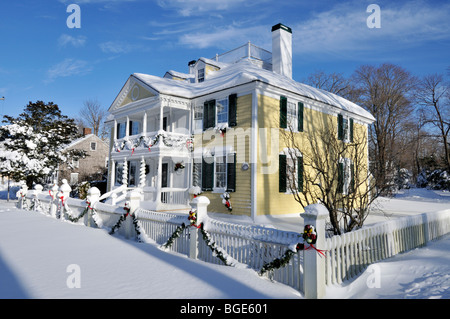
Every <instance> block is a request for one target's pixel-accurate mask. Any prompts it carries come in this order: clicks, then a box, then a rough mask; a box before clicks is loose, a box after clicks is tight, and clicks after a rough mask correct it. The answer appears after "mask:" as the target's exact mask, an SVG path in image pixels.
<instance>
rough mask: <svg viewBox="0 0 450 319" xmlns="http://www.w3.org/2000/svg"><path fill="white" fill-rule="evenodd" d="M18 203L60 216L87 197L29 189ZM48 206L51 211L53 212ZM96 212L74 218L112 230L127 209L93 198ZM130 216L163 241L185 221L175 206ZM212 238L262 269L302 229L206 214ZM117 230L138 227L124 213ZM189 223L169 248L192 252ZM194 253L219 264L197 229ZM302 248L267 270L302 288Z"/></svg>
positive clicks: (125, 232)
mask: <svg viewBox="0 0 450 319" xmlns="http://www.w3.org/2000/svg"><path fill="white" fill-rule="evenodd" d="M18 206H19V207H22V208H24V209H28V210H36V211H41V212H44V213H45V214H49V215H52V216H53V217H57V216H59V218H61V219H63V220H68V219H69V217H68V216H70V217H72V218H75V217H77V216H80V215H81V214H82V213H83V211H84V210H85V209H86V207H87V204H86V201H84V200H80V199H74V198H67V199H65V204H64V209H62V206H61V201H60V200H59V199H58V198H52V197H51V196H50V195H49V194H48V193H46V192H36V191H29V192H28V194H27V195H26V197H25V198H24V200H23V202H21V199H19V204H18ZM52 206H53V207H54V208H53V212H52ZM93 208H94V212H95V214H94V212H93V211H90V210H89V211H88V212H87V214H85V215H84V217H83V218H81V219H80V220H78V221H77V223H78V224H84V225H86V226H90V227H97V226H99V227H102V228H105V229H107V230H110V229H111V228H112V227H113V226H114V225H115V224H116V223H117V222H118V220H119V219H120V217H121V216H122V215H123V214H124V213H125V211H124V209H123V207H119V206H116V205H109V204H105V203H101V202H96V203H95V204H94V205H93ZM134 216H135V217H136V219H137V220H138V222H139V226H140V230H141V232H142V233H143V234H142V235H143V236H145V238H146V240H147V241H150V242H154V243H156V244H158V245H163V244H165V243H166V242H167V240H168V239H169V237H170V236H171V235H172V234H173V233H174V232H175V230H176V229H177V228H178V227H179V226H181V225H182V224H185V225H189V221H188V219H187V215H186V214H181V213H176V212H155V211H150V210H145V209H142V208H138V209H136V210H135V212H134ZM204 229H205V231H207V233H208V234H209V236H210V238H211V240H212V241H213V242H214V243H215V244H216V245H217V246H218V247H220V249H221V251H222V252H223V253H224V255H225V256H226V257H227V258H228V259H230V260H233V261H234V264H239V265H240V266H241V267H248V268H252V269H254V270H256V271H260V270H261V268H262V266H263V265H264V264H266V263H269V262H271V261H273V260H274V259H276V258H280V257H282V256H283V254H284V253H285V252H286V251H287V250H288V249H289V246H290V245H291V244H294V243H297V242H299V241H301V240H300V234H298V233H294V232H285V231H280V230H277V229H273V228H265V227H259V226H244V225H241V224H236V223H230V222H224V221H217V220H213V219H209V218H208V219H207V222H205V226H204ZM117 233H118V234H119V235H121V236H123V237H125V238H135V237H136V235H137V234H136V230H135V227H134V225H133V224H132V220H131V219H130V218H127V219H125V221H124V222H123V223H122V225H121V227H120V228H118V229H117ZM191 235H192V229H190V227H186V228H185V229H184V230H183V231H182V232H181V234H180V236H179V237H177V238H176V239H175V240H174V241H173V244H172V245H171V246H170V248H169V249H170V250H171V251H175V252H178V253H181V254H186V255H188V256H189V255H190V250H191V249H192V248H191V243H190V241H191ZM196 258H197V259H199V260H203V261H206V262H210V263H215V264H223V262H222V261H221V260H220V259H219V258H217V256H216V255H215V253H214V252H213V251H212V250H211V248H210V247H208V245H207V244H206V243H205V241H204V240H203V238H202V236H201V234H200V235H199V240H198V244H197V252H196ZM302 259H303V254H302V252H301V251H299V252H297V253H295V254H294V256H293V257H292V258H291V260H290V261H289V263H288V264H287V265H286V266H285V267H282V268H279V269H274V270H273V271H271V272H268V274H267V276H269V277H270V278H271V279H272V280H275V281H278V282H281V283H284V284H287V285H290V286H292V287H294V288H295V289H298V290H299V291H302V290H303V279H302V278H303V267H302Z"/></svg>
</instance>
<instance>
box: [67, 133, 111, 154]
mask: <svg viewBox="0 0 450 319" xmlns="http://www.w3.org/2000/svg"><path fill="white" fill-rule="evenodd" d="M89 138H94V139H96V140H100V141H101V142H103V143H105V142H104V141H103V140H102V139H101V138H100V137H98V136H97V135H95V134H86V135H84V136H82V137H79V138H77V139H74V140H73V141H72V142H70V143H69V144H67V145H65V146H64V147H63V148H62V149H61V151H64V150H67V149H69V148H72V147H74V146H75V145H77V144H78V143H80V142H82V141H84V140H87V139H89Z"/></svg>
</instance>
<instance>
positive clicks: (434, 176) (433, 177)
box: [417, 169, 450, 190]
mask: <svg viewBox="0 0 450 319" xmlns="http://www.w3.org/2000/svg"><path fill="white" fill-rule="evenodd" d="M417 187H427V188H430V189H442V190H443V189H446V190H450V174H449V173H448V172H447V171H445V170H442V169H435V170H433V171H429V170H422V171H421V172H420V173H419V175H418V176H417Z"/></svg>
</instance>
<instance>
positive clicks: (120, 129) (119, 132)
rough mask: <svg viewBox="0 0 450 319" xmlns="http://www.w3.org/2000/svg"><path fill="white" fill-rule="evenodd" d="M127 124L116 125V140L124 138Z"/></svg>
mask: <svg viewBox="0 0 450 319" xmlns="http://www.w3.org/2000/svg"><path fill="white" fill-rule="evenodd" d="M126 130H127V124H126V123H125V122H121V123H117V139H121V138H124V137H125V135H126V132H127V131H126Z"/></svg>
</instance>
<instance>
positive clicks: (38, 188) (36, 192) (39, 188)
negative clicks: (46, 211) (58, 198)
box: [32, 184, 44, 211]
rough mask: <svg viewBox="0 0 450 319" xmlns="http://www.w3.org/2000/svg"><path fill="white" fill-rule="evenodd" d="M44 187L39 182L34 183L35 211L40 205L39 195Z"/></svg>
mask: <svg viewBox="0 0 450 319" xmlns="http://www.w3.org/2000/svg"><path fill="white" fill-rule="evenodd" d="M43 188H44V187H42V185H39V184H36V185H34V191H33V198H32V203H33V210H34V211H36V210H38V206H39V205H38V204H39V199H38V195H39V194H40V193H41V192H42V189H43Z"/></svg>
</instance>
